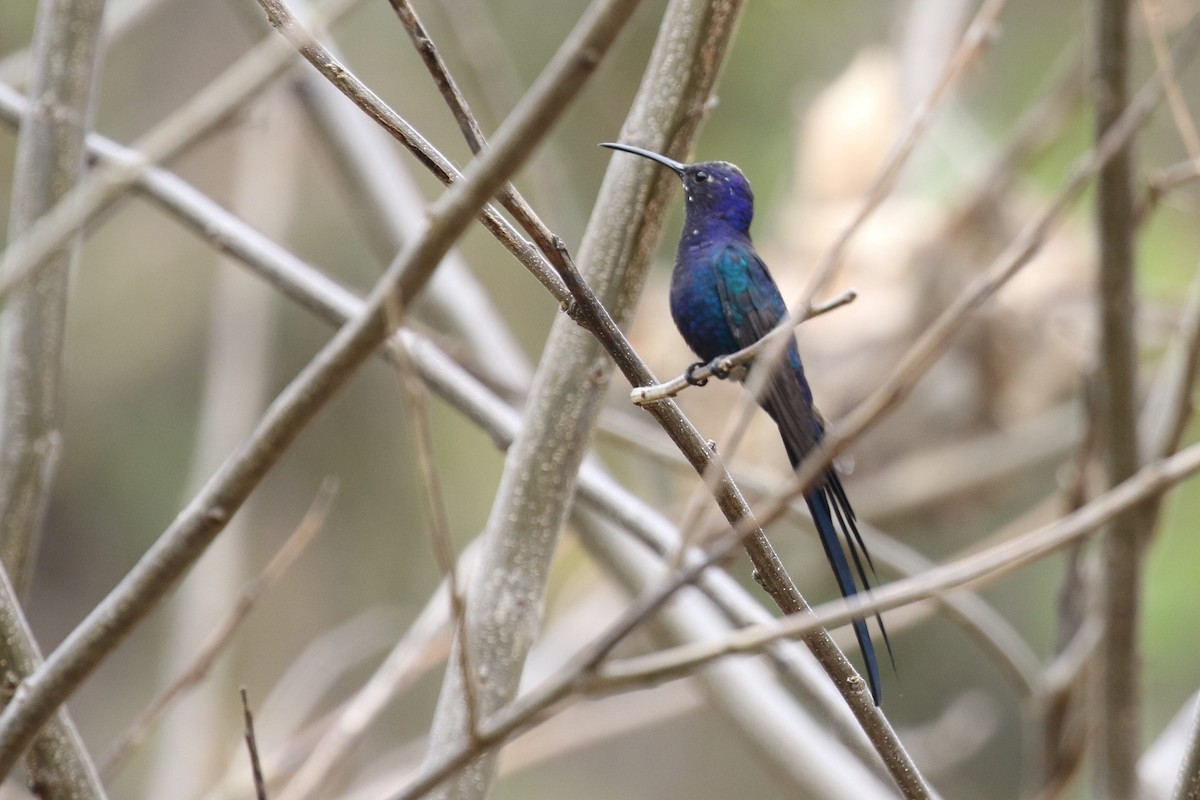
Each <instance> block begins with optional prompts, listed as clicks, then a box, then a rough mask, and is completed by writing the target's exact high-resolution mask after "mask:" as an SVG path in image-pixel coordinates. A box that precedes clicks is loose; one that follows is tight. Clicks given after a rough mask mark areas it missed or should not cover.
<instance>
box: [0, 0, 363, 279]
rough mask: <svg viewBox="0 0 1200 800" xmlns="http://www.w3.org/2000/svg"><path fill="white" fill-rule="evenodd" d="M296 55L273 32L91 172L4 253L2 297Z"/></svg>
mask: <svg viewBox="0 0 1200 800" xmlns="http://www.w3.org/2000/svg"><path fill="white" fill-rule="evenodd" d="M357 2H359V0H329V3H328V5H326V6H323V7H322V12H321V13H320V14H319V15H318V16H319V20H320V23H321V24H322V25H324V24H328V23H329V22H332V21H333V20H334V19H336V18H337V17H338V16H339V15H341V14H344V13H346V12H347V11H348V10H349V9H350V8H351V7H353V5H354V4H355V3H357ZM294 60H295V53H294V51H293V50H292V48H291V47H290V46H288V44H287V43H286V42H283V41H281V40H280V39H279V37H276V36H270V37H268V38H267V39H265V40H263V41H262V42H261V43H260V44H259V45H257V46H256V47H255V48H254V49H252V50H251V51H250V52H248V53H247V54H246V55H244V56H242V57H241V58H240V59H238V60H237V61H236V62H235V63H234V64H233V65H232V66H230V67H229V68H228V69H226V70H225V71H224V72H222V73H221V74H220V75H219V76H218V77H217V78H216V79H215V80H214V81H212V82H211V83H210V84H209V85H208V86H207V87H205V89H204V90H203V91H201V92H199V93H198V94H197V95H196V96H194V97H193V98H192V99H191V100H189V101H188V102H187V103H186V104H185V105H184V106H183V107H182V108H180V109H179V110H178V111H176V112H175V113H174V114H172V115H171V116H169V117H167V118H166V119H165V120H163V121H162V122H160V123H159V124H158V125H157V126H155V127H154V128H153V129H152V130H151V131H150V132H149V133H147V134H146V135H145V136H143V137H141V138H140V139H139V140H138V141H137V142H136V143H135V144H134V146H133V147H132V148H131V151H130V152H131V154H132V157H131V158H129V159H128V160H125V161H119V160H115V159H114V160H112V161H110V162H109V163H108V164H107V165H106V166H105V167H104V168H103V169H99V170H96V171H94V172H93V173H91V174H89V175H88V176H87V178H85V179H84V180H83V181H81V182H80V183H79V185H77V186H76V187H75V188H74V189H72V190H71V191H70V192H69V193H68V194H67V195H66V196H64V197H63V198H62V199H61V200H59V201H58V203H57V204H56V205H55V206H54V207H53V208H52V209H50V210H49V211H47V212H46V213H45V214H43V215H42V216H41V218H39V219H38V221H37V222H36V223H35V224H34V225H33V226H32V227H30V228H29V230H28V231H27V232H26V233H25V234H23V235H22V236H21V237H20V238H19V239H17V240H16V241H14V242H11V243H10V244H9V246H8V249H7V250H6V251H5V252H4V253H3V254H2V256H3V264H4V278H3V279H2V280H0V299H3V298H5V297H7V296H8V294H9V293H10V292H12V291H13V289H15V288H16V287H17V286H19V285H20V284H22V283H23V282H25V281H27V280H29V279H30V278H31V277H32V276H33V275H34V274H35V273H36V272H37V271H38V270H40V269H43V268H44V267H45V265H46V264H47V259H48V258H49V257H50V256H51V255H53V253H54V252H55V251H57V250H58V249H59V248H60V247H62V245H63V244H65V243H66V241H67V240H68V239H70V238H71V237H72V236H74V235H75V232H76V231H78V230H79V229H80V228H82V227H83V226H84V225H85V224H86V223H87V222H88V221H89V220H91V219H93V218H94V217H95V216H96V215H97V214H98V213H100V212H101V211H103V210H104V209H105V208H107V207H108V206H109V205H111V204H112V203H113V202H115V201H116V200H117V199H118V198H119V197H121V195H123V194H124V193H125V192H126V191H127V190H128V189H129V187H130V186H132V185H133V183H134V182H135V181H137V179H138V176H139V175H141V174H142V173H143V172H144V171H145V170H146V169H147V167H149V166H150V165H152V164H155V163H158V162H161V161H164V160H166V159H169V158H170V157H171V156H173V155H176V154H178V153H179V152H181V151H183V150H185V149H187V148H188V147H189V146H190V145H192V144H194V143H195V142H197V141H199V140H201V139H203V138H204V137H205V136H207V135H208V134H210V133H212V132H213V131H214V130H215V129H216V128H218V127H219V126H221V125H222V124H224V123H225V121H226V120H228V119H229V117H230V116H231V115H233V114H234V113H236V112H237V110H238V109H240V108H242V107H243V106H244V105H245V104H246V103H247V102H249V101H250V100H251V99H252V98H253V97H254V96H255V95H256V94H257V93H258V92H260V91H262V90H263V89H264V88H265V87H266V86H267V85H268V84H270V83H271V81H273V80H275V79H276V78H277V77H279V76H280V75H282V74H283V73H284V72H285V71H286V70H287V69H288V67H290V66H291V64H292V62H293V61H294Z"/></svg>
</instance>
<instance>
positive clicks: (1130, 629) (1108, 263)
mask: <svg viewBox="0 0 1200 800" xmlns="http://www.w3.org/2000/svg"><path fill="white" fill-rule="evenodd" d="M1095 47H1096V49H1095V53H1096V55H1095V63H1096V76H1095V79H1094V82H1093V92H1094V95H1095V100H1096V138H1097V139H1098V140H1099V139H1100V138H1101V137H1102V136H1103V135H1104V133H1105V132H1106V131H1107V130H1108V129H1109V127H1110V126H1112V125H1113V123H1114V122H1115V121H1116V120H1117V118H1118V117H1119V116H1120V114H1121V112H1122V111H1124V109H1125V106H1126V105H1127V102H1128V86H1127V84H1128V70H1129V3H1128V0H1097V4H1096V42H1095ZM1133 202H1134V195H1133V160H1132V148H1131V146H1130V144H1129V143H1128V142H1127V143H1125V144H1124V145H1123V146H1122V147H1121V148H1120V149H1118V150H1117V152H1116V153H1115V154H1114V155H1113V157H1112V158H1111V159H1110V160H1109V162H1108V164H1106V165H1105V166H1104V167H1103V168H1102V169H1101V170H1100V173H1099V176H1098V179H1097V186H1096V225H1097V235H1098V239H1099V244H1100V275H1099V284H1098V289H1097V290H1098V292H1099V303H1100V329H1101V330H1100V404H1101V408H1100V417H1099V419H1100V433H1101V436H1102V437H1103V440H1104V447H1105V466H1106V470H1107V475H1108V483H1109V485H1110V486H1115V485H1116V484H1118V483H1120V482H1122V481H1124V480H1125V479H1126V478H1128V477H1129V476H1131V475H1133V474H1134V472H1136V471H1137V467H1138V442H1137V413H1136V406H1135V404H1136V398H1135V387H1136V380H1137V363H1136V351H1135V338H1134V314H1135V307H1134V290H1133V278H1134V253H1133V245H1134V227H1135V225H1134V213H1133ZM1141 521H1142V515H1141V514H1140V512H1139V510H1138V509H1136V508H1135V509H1132V510H1131V511H1129V512H1126V513H1125V514H1122V515H1121V516H1119V517H1117V518H1116V519H1115V520H1114V521H1113V523H1112V525H1111V526H1110V527H1109V529H1108V531H1107V534H1106V536H1105V539H1104V544H1103V561H1104V567H1103V569H1104V580H1103V590H1102V599H1101V603H1102V614H1103V618H1104V638H1103V642H1102V644H1101V667H1100V675H1099V682H1100V686H1099V697H1098V699H1099V707H1098V709H1097V710H1098V717H1099V718H1098V723H1099V734H1100V741H1099V748H1098V750H1097V781H1098V786H1097V789H1098V791H1097V796H1098V797H1107V798H1127V797H1133V796H1134V794H1135V790H1136V786H1137V754H1138V750H1139V730H1140V725H1139V722H1140V720H1139V715H1140V704H1139V696H1138V695H1139V693H1138V669H1137V666H1138V659H1139V656H1138V653H1139V649H1138V598H1139V596H1140V594H1141V592H1140V587H1141V571H1142V570H1141V567H1142V543H1141V541H1139V535H1140V533H1141V532H1142V531H1141V527H1142V526H1141Z"/></svg>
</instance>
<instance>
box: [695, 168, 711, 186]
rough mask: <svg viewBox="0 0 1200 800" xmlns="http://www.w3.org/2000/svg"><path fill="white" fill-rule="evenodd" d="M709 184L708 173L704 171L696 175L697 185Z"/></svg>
mask: <svg viewBox="0 0 1200 800" xmlns="http://www.w3.org/2000/svg"><path fill="white" fill-rule="evenodd" d="M707 182H708V173H707V172H704V171H703V170H701V171H700V172H697V173H696V183H707Z"/></svg>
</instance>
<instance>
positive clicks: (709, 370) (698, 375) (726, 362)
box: [629, 289, 858, 406]
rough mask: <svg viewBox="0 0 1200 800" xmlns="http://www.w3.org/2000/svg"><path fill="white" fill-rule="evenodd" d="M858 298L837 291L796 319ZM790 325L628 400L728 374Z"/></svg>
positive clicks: (650, 399)
mask: <svg viewBox="0 0 1200 800" xmlns="http://www.w3.org/2000/svg"><path fill="white" fill-rule="evenodd" d="M856 299H858V292H856V291H854V290H853V289H847V290H846V291H844V292H842V293H841V294H839V295H837V296H835V297H831V298H830V299H828V300H826V301H825V302H823V303H817V304H816V305H813V306H810V307H809V308H808V309H807V310H806V311H805V313H804V314H803V315H802V318H801V320H800V322H802V323H803V322H807V321H808V320H810V319H812V318H813V317H819V316H821V315H822V314H827V313H829V312H830V311H833V310H834V309H837V308H841V307H842V306H844V305H849V304H850V303H853V302H854V301H855V300H856ZM791 335H792V330H791V329H790V328H787V329H784V328H779V329H776V330H774V331H772V332H771V333H769V334H768V335H766V336H764V337H763V338H761V339H759V340H758V341H757V342H755V343H754V344H752V345H748V346H746V347H743V348H742V349H741V350H738V351H737V352H736V353H730V354H729V355H724V356H721V357H720V358H718V359H716V360H715V361H713V362H712V363H711V364H705V365H704V366H702V367H697V368H696V369H694V370H692V371H691V373H690V377H691V380H689V379H688V378H689V374H682V375H678V376H676V377H674V378H672V379H671V380H669V381H667V382H666V383H658V384H655V385H653V386H638V387H635V388H634V389H633V390H632V391H630V393H629V399H630V401H631V402H632V403H633V404H634V405H636V406H645V405H649V404H651V403H657V402H658V401H660V400H665V399H667V398H668V397H674V396H675V395H677V394H679V393H680V392H682V391H683V390H684V389H686V388H688V386H695V385H697V382H700V381H705V380H707V379H709V378H712V377H714V376H716V375H721V374H724V375H728V374H729V373H730V372H732V371H734V370H735V369H736V368H738V367H741V366H745V365H748V364H750V363H751V362H752V361H754V359H755V358H756V357H758V355H759V354H760V353H761V352H762V351H763V350H765V349H766V348H767V347H768V346H770V344H771V343H772V342H773V341H775V340H776V339H778V338H780V337H786V336H791Z"/></svg>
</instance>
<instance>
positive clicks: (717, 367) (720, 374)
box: [708, 356, 730, 381]
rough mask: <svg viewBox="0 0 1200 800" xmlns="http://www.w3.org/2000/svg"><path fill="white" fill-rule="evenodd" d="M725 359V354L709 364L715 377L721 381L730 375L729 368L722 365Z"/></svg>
mask: <svg viewBox="0 0 1200 800" xmlns="http://www.w3.org/2000/svg"><path fill="white" fill-rule="evenodd" d="M724 360H725V356H720V357H719V358H714V359H713V360H712V361H711V362H710V363H709V365H708V368H709V369H711V370H712V374H713V377H714V378H716V379H717V380H719V381H723V380H725V379H726V378H728V377H729V375H730V371H729V370H727V369H723V368H722V367H721V362H722V361H724Z"/></svg>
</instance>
